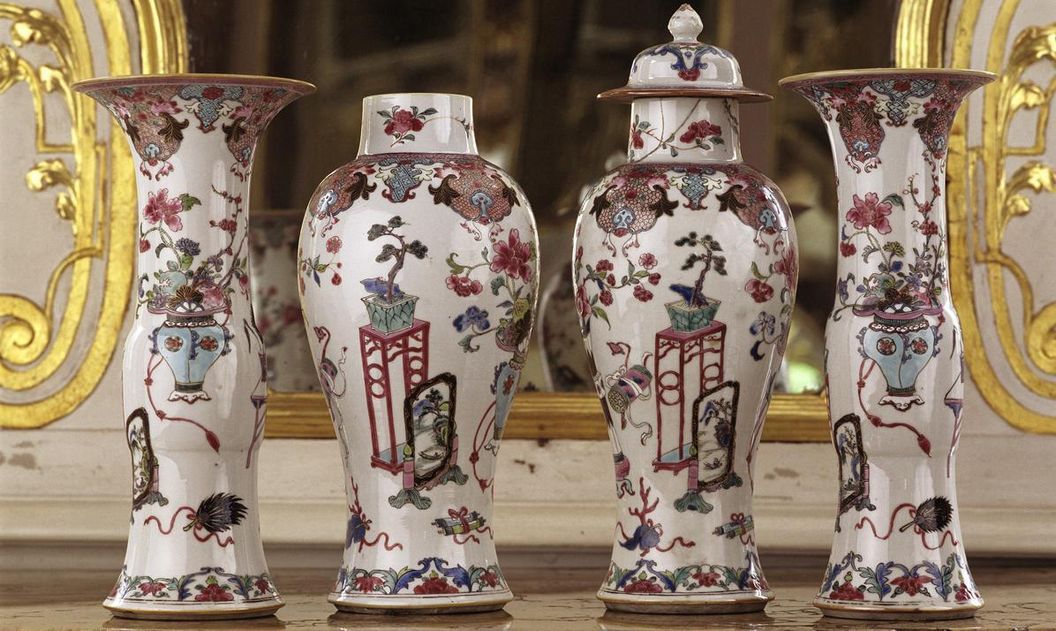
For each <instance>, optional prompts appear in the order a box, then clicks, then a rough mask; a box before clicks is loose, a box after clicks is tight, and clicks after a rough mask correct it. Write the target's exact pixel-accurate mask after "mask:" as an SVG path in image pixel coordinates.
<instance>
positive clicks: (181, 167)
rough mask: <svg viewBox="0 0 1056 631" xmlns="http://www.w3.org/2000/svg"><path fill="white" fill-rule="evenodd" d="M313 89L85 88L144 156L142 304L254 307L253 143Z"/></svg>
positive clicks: (189, 311)
mask: <svg viewBox="0 0 1056 631" xmlns="http://www.w3.org/2000/svg"><path fill="white" fill-rule="evenodd" d="M307 91H308V90H307V89H304V88H302V84H299V83H297V82H291V81H285V80H278V79H270V78H260V79H259V80H258V81H255V82H247V83H237V82H235V81H234V80H233V79H231V78H216V77H196V76H194V75H186V76H172V77H165V78H159V79H151V78H149V77H137V78H133V79H130V80H128V82H127V83H120V82H117V81H115V82H107V83H104V84H102V85H100V86H98V87H91V88H90V89H88V90H86V92H87V93H88V95H89V96H91V97H92V98H95V99H96V100H97V101H99V102H100V103H102V104H103V105H105V106H106V108H107V109H108V110H110V112H111V113H112V114H113V115H114V117H115V118H117V120H118V121H120V124H121V127H122V129H123V130H124V131H125V134H126V136H127V138H128V141H129V145H130V148H131V150H132V152H133V154H134V155H135V156H136V157H137V163H138V164H137V169H136V171H137V174H136V186H137V191H138V201H139V226H138V229H137V237H138V238H137V251H138V253H139V255H138V259H137V269H138V273H139V281H138V285H137V288H138V296H137V300H138V305H139V307H145V308H146V310H147V311H148V312H150V313H152V314H155V315H158V316H164V317H176V318H179V317H209V316H212V315H217V314H221V313H224V312H226V313H233V312H235V311H241V312H243V313H245V312H248V310H249V279H248V276H247V274H248V272H247V270H248V265H249V248H248V237H247V221H248V215H247V211H248V203H249V180H250V174H251V172H252V168H253V153H254V149H255V147H256V142H257V140H258V139H259V137H260V135H261V134H262V133H263V132H264V129H265V128H266V127H267V125H268V123H269V122H270V121H271V119H272V118H273V117H274V116H275V115H276V114H277V113H278V112H279V110H281V109H282V108H283V107H284V106H286V105H287V104H289V103H290V102H291V101H293V100H294V99H295V98H297V97H298V96H301V95H302V94H304V93H306V92H307ZM140 314H141V311H140V310H139V309H137V317H138V315H140Z"/></svg>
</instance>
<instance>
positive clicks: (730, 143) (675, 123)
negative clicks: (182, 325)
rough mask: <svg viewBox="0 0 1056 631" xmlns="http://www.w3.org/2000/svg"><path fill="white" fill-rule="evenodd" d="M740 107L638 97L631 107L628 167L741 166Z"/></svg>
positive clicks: (702, 100)
mask: <svg viewBox="0 0 1056 631" xmlns="http://www.w3.org/2000/svg"><path fill="white" fill-rule="evenodd" d="M738 105H739V104H738V103H737V101H734V100H732V99H718V98H686V97H676V98H640V99H635V100H634V102H633V103H632V104H631V130H630V138H629V140H628V143H627V159H628V161H629V162H638V163H643V162H683V163H684V162H707V163H712V162H741V139H740V135H739V134H740V122H739V120H740V118H739V114H738V109H737V108H738Z"/></svg>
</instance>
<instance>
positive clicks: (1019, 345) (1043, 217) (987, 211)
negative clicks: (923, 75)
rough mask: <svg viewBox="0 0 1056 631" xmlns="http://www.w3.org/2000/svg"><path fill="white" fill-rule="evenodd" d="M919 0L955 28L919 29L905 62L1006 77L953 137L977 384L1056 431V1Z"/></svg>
mask: <svg viewBox="0 0 1056 631" xmlns="http://www.w3.org/2000/svg"><path fill="white" fill-rule="evenodd" d="M909 4H914V5H917V10H918V11H921V12H922V14H930V16H929V17H935V16H938V18H937V19H941V20H944V22H945V28H943V29H934V28H930V29H919V31H920V32H919V33H918V35H919V37H918V38H917V39H916V44H913V43H909V44H908V45H907V46H906V47H905V49H901V50H900V51H899V52H900V61H902V62H903V63H907V64H911V65H918V64H920V63H921V62H923V61H926V60H934V59H943V60H945V62H946V65H948V66H951V67H959V68H967V67H972V68H978V69H985V70H989V71H991V72H995V73H997V74H998V75H999V79H998V80H997V81H995V82H994V83H993V84H991V85H989V86H987V87H986V88H985V89H984V90H983V91H982V93H981V97H980V98H975V99H973V100H972V101H970V103H969V104H968V105H967V106H966V107H964V108H962V111H961V115H960V116H959V117H958V119H957V121H956V123H955V125H954V133H953V135H952V137H951V140H950V155H951V159H950V167H949V178H950V185H949V195H950V203H949V208H950V241H951V243H950V255H951V275H952V287H953V293H954V300H955V301H956V302H957V305H958V310H959V311H960V314H961V319H962V320H963V323H964V333H965V358H966V360H967V364H968V367H969V369H970V371H971V374H972V379H973V382H974V385H975V387H976V389H977V390H978V391H979V392H980V393H981V394H982V395H983V398H984V399H985V400H986V402H987V403H988V404H989V405H990V407H991V408H992V409H993V410H994V411H995V412H996V413H997V414H998V415H1000V416H1001V417H1002V418H1003V419H1004V420H1005V421H1006V422H1008V423H1009V424H1010V425H1012V426H1014V427H1017V428H1019V429H1022V430H1026V431H1030V432H1039V433H1056V275H1054V273H1053V269H1054V268H1056V248H1054V247H1053V244H1054V242H1056V222H1054V221H1053V213H1054V212H1056V196H1054V193H1056V170H1054V169H1056V147H1050V144H1049V142H1048V137H1049V134H1050V130H1049V117H1050V113H1051V111H1052V101H1053V92H1054V91H1056V5H1054V4H1053V3H1051V2H1045V1H1039V0H958V1H955V2H951V1H950V0H914V1H913V2H910V3H909ZM925 5H926V6H925ZM943 33H945V37H943ZM943 39H945V41H943Z"/></svg>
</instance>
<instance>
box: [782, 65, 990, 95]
mask: <svg viewBox="0 0 1056 631" xmlns="http://www.w3.org/2000/svg"><path fill="white" fill-rule="evenodd" d="M892 77H910V78H914V79H918V78H935V79H947V80H948V79H964V80H974V81H975V82H976V83H978V84H979V85H983V84H986V83H989V82H991V81H993V80H994V79H996V78H997V75H996V74H994V73H992V72H988V71H986V70H973V69H971V68H851V69H846V70H822V71H819V72H805V73H802V74H796V75H791V76H788V77H784V78H783V79H780V80H779V81H778V82H777V85H779V86H781V87H782V88H785V89H786V90H795V89H796V88H800V87H803V86H806V85H821V84H826V83H839V82H847V81H871V80H874V79H890V78H892Z"/></svg>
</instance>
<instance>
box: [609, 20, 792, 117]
mask: <svg viewBox="0 0 1056 631" xmlns="http://www.w3.org/2000/svg"><path fill="white" fill-rule="evenodd" d="M667 30H668V31H670V32H671V36H672V37H673V38H674V39H673V40H672V41H670V42H668V43H666V44H660V45H658V46H652V47H650V48H647V49H645V50H643V51H642V52H640V53H638V56H637V57H635V58H634V63H633V64H632V65H631V76H630V79H629V80H628V81H627V85H625V86H624V87H622V88H616V89H615V90H607V91H605V92H602V93H601V94H599V95H598V98H599V99H602V100H607V101H620V102H629V101H631V100H633V99H636V98H641V97H661V96H688V97H721V98H728V99H736V100H738V101H749V102H750V101H769V100H770V99H772V98H773V97H771V96H770V95H769V94H766V93H765V92H758V91H756V90H750V89H748V88H746V87H744V82H743V81H742V80H741V67H740V65H738V64H737V59H736V58H734V56H733V55H731V54H730V52H729V51H728V50H723V49H722V48H719V47H718V46H712V45H711V44H704V43H702V42H701V41H700V40H698V39H697V37H698V36H699V35H700V32H701V31H703V30H704V23H703V22H702V21H701V20H700V15H699V14H698V13H697V12H696V11H694V10H693V7H691V6H689V5H688V4H683V5H682V6H680V7H679V8H678V10H677V11H675V14H674V15H672V16H671V20H670V21H669V22H668V23H667Z"/></svg>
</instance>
